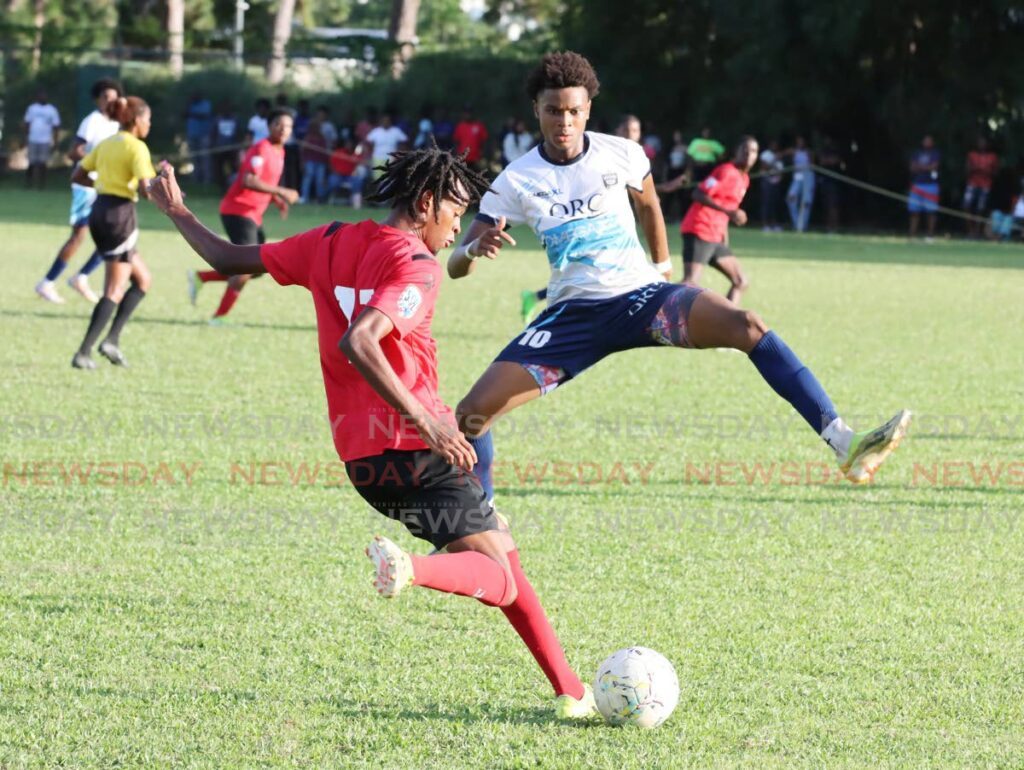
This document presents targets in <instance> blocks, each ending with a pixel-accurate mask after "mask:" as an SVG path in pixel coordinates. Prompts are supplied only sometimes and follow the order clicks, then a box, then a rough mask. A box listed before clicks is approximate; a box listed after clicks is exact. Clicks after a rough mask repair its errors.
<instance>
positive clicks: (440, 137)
mask: <svg viewBox="0 0 1024 770" xmlns="http://www.w3.org/2000/svg"><path fill="white" fill-rule="evenodd" d="M454 133H455V124H454V123H453V122H452V118H451V115H450V114H449V112H448V110H441V111H440V112H439V113H438V114H437V116H436V117H435V118H434V140H435V141H436V142H437V146H438V147H439V148H441V149H442V150H450V149H452V148H453V147H454V146H455V140H454V139H453V138H452V135H453V134H454Z"/></svg>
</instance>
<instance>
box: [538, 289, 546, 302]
mask: <svg viewBox="0 0 1024 770" xmlns="http://www.w3.org/2000/svg"><path fill="white" fill-rule="evenodd" d="M547 298H548V287H547V286H545V287H544V288H543V289H538V290H537V299H541V300H544V299H547Z"/></svg>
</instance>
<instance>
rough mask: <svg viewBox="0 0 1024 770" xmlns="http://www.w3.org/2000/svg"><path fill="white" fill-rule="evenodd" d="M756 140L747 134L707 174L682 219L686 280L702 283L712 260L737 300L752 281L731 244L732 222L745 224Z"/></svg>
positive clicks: (730, 297) (734, 299)
mask: <svg viewBox="0 0 1024 770" xmlns="http://www.w3.org/2000/svg"><path fill="white" fill-rule="evenodd" d="M757 157H758V146H757V140H756V139H754V137H752V136H745V137H743V138H742V139H741V140H740V143H739V144H738V145H737V146H736V154H735V155H734V156H733V159H732V160H731V161H729V162H728V163H722V164H721V165H718V166H716V167H715V169H714V170H713V171H712V172H711V173H710V174H709V175H708V176H707V177H705V179H704V181H703V182H701V183H700V184H699V185H698V186H697V187H696V188H694V191H693V203H692V204H690V208H689V210H688V211H687V212H686V216H685V217H683V222H682V224H681V225H680V226H679V230H680V232H682V234H683V282H684V283H699V282H700V273H701V270H702V269H703V267H704V265H707V264H710V265H711V266H712V267H713V268H715V269H716V270H718V271H719V272H720V273H722V275H724V276H725V277H726V278H728V279H729V283H731V284H732V286H731V287H730V288H729V293H728V294H726V295H725V296H726V297H727V298H728V299H729V300H731V301H732V302H734V303H736V304H737V305H738V304H739V302H740V297H741V296H742V295H743V292H744V290H745V289H747V288H748V287H749V286H750V282H749V281H748V280H747V277H746V276H745V275H744V274H743V268H742V267H741V265H740V261H739V260H738V259H737V258H736V255H735V254H733V253H732V249H731V248H730V246H729V223H730V222H732V223H733V224H734V225H736V226H737V227H742V226H743V225H745V224H746V223H747V212H745V211H744V210H743V209H741V208H740V204H741V203H742V202H743V196H745V195H746V194H747V188H748V187H749V186H750V176H749V174H750V169H752V168H753V167H754V164H755V163H757Z"/></svg>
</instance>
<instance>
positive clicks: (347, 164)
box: [328, 138, 367, 209]
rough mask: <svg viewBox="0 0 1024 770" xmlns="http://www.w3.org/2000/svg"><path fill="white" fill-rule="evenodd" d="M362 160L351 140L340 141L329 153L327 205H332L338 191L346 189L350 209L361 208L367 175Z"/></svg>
mask: <svg viewBox="0 0 1024 770" xmlns="http://www.w3.org/2000/svg"><path fill="white" fill-rule="evenodd" d="M364 160H365V159H364V158H363V156H362V155H360V154H359V152H358V151H357V150H356V147H355V144H354V143H353V141H352V139H351V138H349V139H344V140H342V143H341V145H340V146H339V147H338V148H337V149H335V150H334V152H332V153H331V175H330V181H329V183H328V190H329V192H328V195H329V200H328V202H329V203H332V204H333V203H334V199H335V196H336V195H337V193H338V191H339V190H340V189H341V188H342V187H347V188H348V190H349V195H350V198H351V204H352V208H354V209H359V208H362V206H363V185H364V184H365V182H366V175H367V174H366V172H367V168H366V164H365V162H364Z"/></svg>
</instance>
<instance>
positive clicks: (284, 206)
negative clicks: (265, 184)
mask: <svg viewBox="0 0 1024 770" xmlns="http://www.w3.org/2000/svg"><path fill="white" fill-rule="evenodd" d="M272 200H273V201H274V205H275V206H277V210H278V211H279V212H280V213H281V219H287V218H288V212H289V210H290V209H291V206H289V205H288V201H286V200H285V199H284V198H282V197H281V196H280V195H275V196H274V197H273V199H272Z"/></svg>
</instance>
